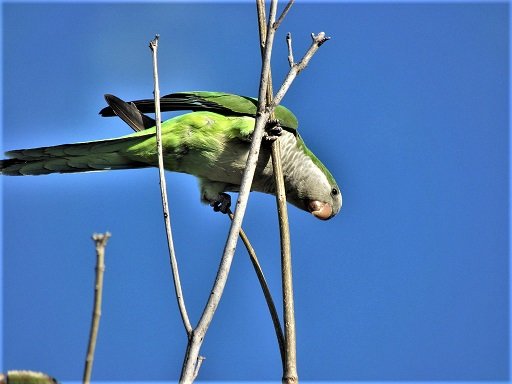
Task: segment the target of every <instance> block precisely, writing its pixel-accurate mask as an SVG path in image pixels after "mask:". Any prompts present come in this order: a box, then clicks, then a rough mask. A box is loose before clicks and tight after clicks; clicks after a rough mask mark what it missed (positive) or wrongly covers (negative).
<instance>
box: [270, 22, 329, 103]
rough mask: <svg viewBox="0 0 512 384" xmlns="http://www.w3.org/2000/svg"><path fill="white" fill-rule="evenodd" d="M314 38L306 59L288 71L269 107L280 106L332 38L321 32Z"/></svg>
mask: <svg viewBox="0 0 512 384" xmlns="http://www.w3.org/2000/svg"><path fill="white" fill-rule="evenodd" d="M311 36H312V38H313V42H312V43H311V45H310V47H309V49H308V50H307V52H306V53H305V54H304V57H303V58H302V59H301V60H300V62H299V63H297V64H295V65H293V66H292V67H291V68H290V70H289V71H288V74H287V75H286V78H285V79H284V82H283V84H282V85H281V88H279V91H277V93H276V94H275V96H274V101H272V104H271V105H270V106H269V107H274V108H275V107H276V106H277V105H279V103H280V102H281V100H283V97H284V95H285V94H286V92H288V89H289V88H290V85H291V84H292V83H293V81H294V80H295V78H296V77H297V75H298V74H299V73H300V72H301V71H302V70H303V69H304V68H306V66H307V65H308V64H309V61H310V60H311V58H312V57H313V55H314V54H315V53H316V51H318V48H319V47H320V46H321V45H322V44H323V43H325V42H326V41H327V40H329V39H330V37H327V36H325V33H324V32H320V33H319V34H318V35H314V34H311Z"/></svg>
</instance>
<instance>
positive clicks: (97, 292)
mask: <svg viewBox="0 0 512 384" xmlns="http://www.w3.org/2000/svg"><path fill="white" fill-rule="evenodd" d="M109 238H110V233H108V232H107V233H105V234H99V233H95V234H93V235H92V239H93V240H94V242H95V244H96V281H95V284H94V306H93V311H92V321H91V330H90V333H89V346H88V348H87V356H86V358H85V367H84V375H83V383H84V384H89V383H90V382H91V374H92V365H93V362H94V351H95V349H96V340H97V338H98V331H99V328H100V317H101V302H102V297H103V273H104V272H105V247H106V246H107V241H108V239H109Z"/></svg>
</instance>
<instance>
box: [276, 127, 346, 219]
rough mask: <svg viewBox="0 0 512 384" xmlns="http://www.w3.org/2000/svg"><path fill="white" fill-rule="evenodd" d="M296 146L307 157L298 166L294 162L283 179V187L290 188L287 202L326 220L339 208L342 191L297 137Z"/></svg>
mask: <svg viewBox="0 0 512 384" xmlns="http://www.w3.org/2000/svg"><path fill="white" fill-rule="evenodd" d="M298 144H299V147H301V149H302V151H303V153H305V154H306V156H305V157H304V158H303V160H304V161H301V162H300V164H296V163H295V162H294V163H295V166H294V169H293V170H292V171H291V172H290V173H289V174H288V175H287V176H285V184H286V185H287V186H288V187H289V188H287V191H286V199H287V200H288V202H290V203H291V204H293V205H295V206H296V207H298V208H300V209H303V210H305V211H308V212H310V213H311V214H312V215H313V216H315V217H316V218H318V219H320V220H329V219H331V218H333V217H334V216H336V214H337V213H338V212H339V211H340V209H341V205H342V196H341V190H340V188H339V186H338V184H337V183H336V180H334V177H333V176H332V174H331V173H330V172H329V170H328V169H327V168H326V167H325V166H324V165H323V164H322V162H321V161H320V160H318V158H317V157H316V156H315V155H314V154H313V153H312V152H311V151H310V150H309V149H308V148H307V147H306V146H305V145H304V142H303V141H302V140H301V138H300V136H299V138H298Z"/></svg>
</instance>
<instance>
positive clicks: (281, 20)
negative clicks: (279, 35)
mask: <svg viewBox="0 0 512 384" xmlns="http://www.w3.org/2000/svg"><path fill="white" fill-rule="evenodd" d="M294 2H295V0H290V1H288V4H286V7H284V9H283V13H281V16H279V18H278V19H277V21H276V22H275V23H274V28H275V29H276V30H277V29H278V28H279V26H280V25H281V23H282V22H283V20H284V18H285V17H286V15H287V14H288V12H289V11H290V8H291V7H292V5H293V3H294Z"/></svg>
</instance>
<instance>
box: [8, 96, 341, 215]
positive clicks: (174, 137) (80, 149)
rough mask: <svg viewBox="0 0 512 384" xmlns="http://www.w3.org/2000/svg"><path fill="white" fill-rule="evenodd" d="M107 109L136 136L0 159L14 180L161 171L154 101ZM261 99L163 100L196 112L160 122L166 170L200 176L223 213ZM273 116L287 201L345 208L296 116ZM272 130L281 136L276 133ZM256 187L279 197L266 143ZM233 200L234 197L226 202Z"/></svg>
mask: <svg viewBox="0 0 512 384" xmlns="http://www.w3.org/2000/svg"><path fill="white" fill-rule="evenodd" d="M105 99H106V100H107V103H108V104H109V107H106V108H104V109H102V110H101V111H100V114H101V115H102V116H115V115H117V116H119V117H120V118H121V119H123V120H124V121H125V122H126V123H127V124H128V125H130V127H132V129H134V130H135V131H136V132H135V133H132V134H131V135H127V136H122V137H118V138H114V139H105V140H97V141H89V142H82V143H75V144H63V145H57V146H52V147H40V148H32V149H19V150H14V151H9V152H7V153H6V155H7V156H8V157H9V159H5V160H1V161H0V173H1V174H3V175H8V176H24V175H46V174H50V173H74V172H90V171H103V170H115V169H128V168H145V167H154V166H157V164H158V160H157V149H156V138H155V128H154V127H155V120H153V119H152V118H150V117H149V116H147V115H144V113H145V112H153V111H154V109H155V106H154V101H153V100H137V101H134V102H131V103H126V102H124V101H122V100H121V99H119V98H117V97H115V96H112V95H105ZM256 108H257V100H256V99H253V98H249V97H245V96H238V95H232V94H227V93H220V92H181V93H174V94H170V95H166V96H163V97H162V98H161V110H162V111H163V112H165V111H176V110H184V111H193V112H190V113H186V114H183V115H180V116H177V117H174V118H172V119H169V120H167V121H164V122H163V123H162V148H163V154H164V166H165V169H167V170H169V171H173V172H183V173H188V174H190V175H194V176H196V177H197V178H198V179H199V184H200V188H201V200H202V201H203V202H206V203H210V204H211V205H212V206H214V207H216V208H217V210H221V211H223V212H225V211H227V210H228V208H229V195H226V194H225V192H237V191H238V190H239V188H240V182H241V179H242V174H243V172H244V169H245V165H246V159H247V156H248V151H249V147H250V143H251V138H252V133H253V130H254V123H255V116H256ZM275 117H276V119H277V120H278V121H279V124H280V126H281V127H282V130H278V134H279V136H280V139H279V140H280V143H281V152H282V166H283V173H284V180H285V189H286V198H287V201H288V202H289V203H291V204H293V205H295V206H296V207H298V208H300V209H303V210H305V211H308V212H310V213H312V214H313V215H314V216H315V217H317V218H319V219H322V220H327V219H330V218H332V217H333V216H335V215H336V214H337V213H338V211H339V210H340V208H341V202H342V199H341V191H340V189H339V187H338V185H337V184H336V181H335V180H334V178H333V176H332V175H331V173H330V172H329V171H328V170H327V168H326V167H325V166H324V165H323V164H322V163H321V162H320V160H318V158H317V157H316V156H315V155H314V154H313V153H312V152H311V151H310V150H309V149H308V148H307V147H306V145H305V144H304V141H303V140H302V138H301V137H300V135H299V134H298V132H297V126H298V122H297V119H296V117H295V116H294V115H293V113H291V112H290V111H289V110H288V109H287V108H285V107H283V106H278V107H277V108H276V109H275ZM271 131H276V130H275V129H274V130H271ZM252 190H253V191H258V192H264V193H270V194H275V183H274V176H273V171H272V162H271V151H270V148H269V146H266V145H263V146H262V148H261V151H260V156H259V159H258V163H257V167H256V173H255V176H254V180H253V184H252ZM226 196H228V198H226Z"/></svg>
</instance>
